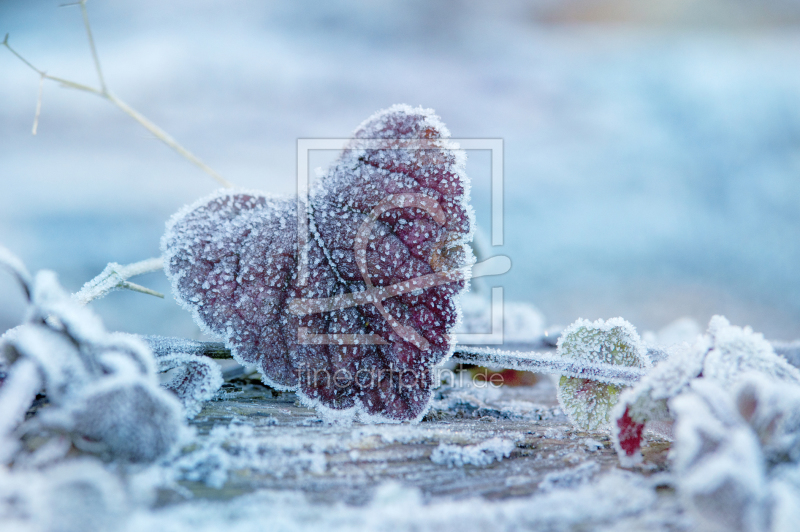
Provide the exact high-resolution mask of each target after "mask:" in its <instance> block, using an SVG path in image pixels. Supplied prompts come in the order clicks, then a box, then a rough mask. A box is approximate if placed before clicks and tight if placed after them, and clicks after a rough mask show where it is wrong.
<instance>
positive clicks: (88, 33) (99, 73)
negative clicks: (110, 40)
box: [79, 0, 108, 94]
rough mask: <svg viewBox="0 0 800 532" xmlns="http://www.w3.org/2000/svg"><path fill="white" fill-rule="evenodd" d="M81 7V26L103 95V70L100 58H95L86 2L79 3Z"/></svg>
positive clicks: (105, 88) (106, 90) (104, 87)
mask: <svg viewBox="0 0 800 532" xmlns="http://www.w3.org/2000/svg"><path fill="white" fill-rule="evenodd" d="M79 4H80V6H81V14H82V15H83V26H84V27H85V28H86V37H87V38H88V39H89V48H91V50H92V58H93V59H94V68H95V70H97V77H98V79H99V80H100V88H101V89H102V91H103V94H108V88H107V87H106V80H105V79H104V78H103V69H102V68H100V58H99V57H98V56H97V48H96V47H95V45H94V37H93V36H92V27H91V25H89V12H88V11H87V10H86V0H81V1H80V2H79Z"/></svg>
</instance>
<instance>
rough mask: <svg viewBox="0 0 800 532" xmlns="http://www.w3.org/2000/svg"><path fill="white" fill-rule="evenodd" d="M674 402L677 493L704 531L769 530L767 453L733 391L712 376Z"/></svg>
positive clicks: (674, 449) (752, 531)
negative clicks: (767, 526) (739, 409)
mask: <svg viewBox="0 0 800 532" xmlns="http://www.w3.org/2000/svg"><path fill="white" fill-rule="evenodd" d="M669 406H670V409H671V410H672V411H673V412H674V414H675V416H676V418H677V422H676V427H675V444H674V446H673V454H672V456H673V459H674V463H673V467H674V472H675V476H676V477H677V479H678V481H677V482H678V491H679V493H680V495H681V497H682V498H683V499H684V501H685V502H686V504H687V506H688V507H689V509H690V510H691V511H692V514H693V517H694V518H695V520H696V522H697V525H698V527H699V529H700V530H709V531H719V532H723V531H724V532H728V531H731V532H757V531H761V530H766V524H767V516H766V512H767V507H766V502H767V497H768V491H767V483H766V472H765V469H764V459H763V455H762V452H761V448H760V446H759V442H758V439H757V438H756V435H755V434H754V432H753V431H752V430H750V427H748V426H747V424H746V423H745V422H744V420H743V419H742V418H741V417H740V416H739V415H738V413H737V412H736V408H735V406H734V404H733V401H732V400H731V397H730V395H729V393H728V392H727V391H726V390H725V389H723V388H722V387H720V385H719V383H717V382H714V381H712V380H711V379H697V380H695V381H693V382H692V383H691V385H690V391H687V393H684V394H681V395H680V396H678V397H676V398H674V399H672V400H671V401H670V403H669Z"/></svg>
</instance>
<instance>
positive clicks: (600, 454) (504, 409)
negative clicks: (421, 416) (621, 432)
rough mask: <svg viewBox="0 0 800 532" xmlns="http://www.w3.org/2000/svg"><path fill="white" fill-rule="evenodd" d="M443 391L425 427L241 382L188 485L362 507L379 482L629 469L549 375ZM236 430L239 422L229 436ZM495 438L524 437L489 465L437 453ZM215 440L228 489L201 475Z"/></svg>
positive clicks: (659, 453)
mask: <svg viewBox="0 0 800 532" xmlns="http://www.w3.org/2000/svg"><path fill="white" fill-rule="evenodd" d="M436 397H437V399H436V402H435V404H434V407H433V408H432V409H431V411H430V413H429V414H428V415H427V416H426V418H425V420H424V421H423V422H421V423H419V424H409V423H403V424H397V425H386V424H384V425H365V424H360V423H353V424H349V425H335V424H334V425H331V424H327V423H325V422H323V421H322V420H321V419H320V418H319V416H318V415H317V414H316V412H315V411H314V410H312V409H309V408H306V407H304V406H302V405H300V404H299V402H298V401H297V399H296V396H295V395H294V394H293V393H281V392H276V391H274V390H271V389H270V388H267V387H266V386H263V385H262V384H260V383H259V382H258V381H255V380H249V379H235V380H233V381H231V382H228V383H226V384H225V386H224V390H223V393H222V394H221V397H220V398H219V399H218V400H215V401H212V402H209V403H207V404H206V405H205V407H204V408H203V410H202V412H201V413H200V414H199V415H198V416H197V417H196V418H195V419H194V420H193V421H192V425H193V426H194V427H195V428H196V429H197V431H198V440H197V441H198V442H199V443H197V444H196V445H195V447H194V449H190V450H189V452H188V456H189V457H190V458H191V457H193V456H195V455H197V456H200V457H201V459H200V462H199V463H198V462H192V461H191V460H190V464H191V465H189V464H187V471H192V473H191V475H190V476H192V475H193V476H194V477H195V479H194V480H191V479H184V480H182V481H181V484H182V485H183V486H184V487H186V488H188V489H189V490H190V491H191V492H192V494H193V495H194V496H195V497H199V498H208V499H229V498H231V497H235V496H237V495H241V494H245V493H249V492H253V491H255V490H259V489H271V490H292V491H300V492H303V493H305V494H306V496H307V497H308V498H309V499H310V500H313V501H320V502H338V501H341V502H346V503H351V504H362V503H365V502H367V501H369V500H370V498H371V497H372V495H373V493H374V490H375V488H376V487H377V486H378V485H380V484H383V483H385V482H387V481H395V482H398V483H400V484H402V485H404V486H413V487H416V488H418V489H419V490H420V491H421V493H422V494H423V497H425V498H426V500H435V499H439V498H443V497H455V498H464V497H474V496H482V497H484V498H487V499H492V500H495V499H506V498H511V497H518V496H527V495H531V494H535V493H536V492H538V491H540V490H541V485H542V481H543V480H544V479H545V478H546V477H547V475H548V474H551V473H558V472H564V471H569V470H572V469H574V468H577V467H579V466H581V465H583V464H587V463H588V462H594V463H596V464H597V467H594V466H591V467H592V468H594V470H595V471H596V473H602V472H604V471H608V470H609V469H612V468H616V467H618V466H619V464H618V460H617V457H616V454H615V452H614V450H613V449H612V447H611V443H610V441H609V438H608V437H607V436H605V435H603V434H598V433H592V434H589V433H585V432H581V431H577V430H575V429H573V428H572V426H571V425H570V423H569V421H568V420H567V418H566V416H565V415H564V414H563V413H562V412H561V411H560V409H559V407H558V404H557V401H556V396H555V386H554V385H553V383H552V381H551V380H550V379H549V378H547V377H540V378H539V381H538V382H537V384H536V385H534V386H520V387H508V386H504V387H500V388H478V387H475V386H474V385H470V386H466V387H444V388H441V389H439V391H438V392H437V395H436ZM224 427H228V430H231V429H234V430H232V432H231V434H229V435H227V436H226V435H224V434H223V435H222V437H220V434H222V433H223V432H224V430H225V429H224ZM236 427H242V428H243V429H246V431H245V436H241V437H237V435H236V430H235V429H236ZM215 431H216V432H215ZM492 438H501V439H505V440H510V441H512V442H513V450H512V451H511V453H510V456H508V457H506V458H503V459H502V460H500V461H494V462H492V463H491V464H488V465H483V466H476V465H469V464H468V465H464V466H448V465H444V464H438V463H434V461H432V460H431V455H432V453H433V452H434V451H435V450H436V449H437V447H438V446H439V445H440V444H450V445H458V446H468V445H476V444H481V443H483V442H486V441H487V440H490V439H492ZM212 440H213V441H214V442H216V443H215V444H214V445H211V447H214V449H217V450H216V451H215V452H222V453H223V455H230V456H232V457H234V458H233V461H234V462H237V460H238V462H237V463H235V464H234V465H233V467H231V468H230V470H229V472H228V476H227V480H226V481H225V482H224V483H223V484H222V485H221V486H213V485H209V482H208V478H199V479H198V478H197V476H198V471H202V470H203V469H204V468H208V467H211V468H212V469H213V467H214V466H213V462H214V458H212V457H209V458H207V460H206V462H210V464H209V463H206V462H204V461H203V459H202V456H203V453H202V452H199V451H198V450H197V448H198V447H202V446H203V445H204V444H209V442H211V441H212ZM598 444H599V448H598ZM215 446H216V447H215ZM667 447H668V444H667V443H666V442H664V441H660V440H652V441H650V442H649V445H648V447H647V448H646V451H645V453H646V455H647V457H648V458H649V460H650V461H651V462H652V463H654V464H656V466H655V468H653V467H651V468H650V469H649V470H647V471H643V474H650V473H652V472H653V471H657V470H659V469H660V466H659V464H660V465H661V466H663V464H664V460H665V456H666V449H667ZM220 449H221V451H220ZM212 454H213V453H212ZM210 484H213V482H211V483H210ZM164 503H166V504H169V503H168V501H164Z"/></svg>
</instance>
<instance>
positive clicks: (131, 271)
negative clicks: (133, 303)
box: [72, 257, 164, 305]
mask: <svg viewBox="0 0 800 532" xmlns="http://www.w3.org/2000/svg"><path fill="white" fill-rule="evenodd" d="M163 268H164V261H163V260H162V259H161V257H156V258H153V259H147V260H143V261H139V262H134V263H133V264H127V265H124V266H123V265H121V264H117V263H116V262H112V263H110V264H109V265H108V266H106V267H105V269H104V270H103V271H102V272H100V275H98V276H97V277H95V278H94V279H92V280H91V281H89V282H88V283H86V284H85V285H83V288H81V289H80V291H79V292H77V293H75V294H74V295H73V296H72V297H73V298H74V299H76V300H77V301H78V302H79V303H80V304H82V305H85V304H87V303H89V302H90V301H94V300H95V299H100V298H101V297H104V296H106V295H107V294H109V293H110V292H113V291H115V290H121V289H125V290H133V291H134V292H141V293H143V294H149V295H151V296H156V297H160V298H163V297H164V294H161V293H159V292H156V291H155V290H151V289H149V288H146V287H144V286H141V285H138V284H136V283H131V282H129V281H128V279H130V278H131V277H135V276H137V275H142V274H143V273H149V272H155V271H158V270H161V269H163Z"/></svg>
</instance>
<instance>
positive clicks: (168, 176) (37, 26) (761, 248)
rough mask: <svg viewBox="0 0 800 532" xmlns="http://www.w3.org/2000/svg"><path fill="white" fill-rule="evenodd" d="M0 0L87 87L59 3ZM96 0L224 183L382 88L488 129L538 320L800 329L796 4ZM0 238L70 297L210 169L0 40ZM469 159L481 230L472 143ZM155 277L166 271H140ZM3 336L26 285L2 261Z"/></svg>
mask: <svg viewBox="0 0 800 532" xmlns="http://www.w3.org/2000/svg"><path fill="white" fill-rule="evenodd" d="M59 3H62V2H61V1H60V0H59V1H50V0H35V1H22V0H17V1H12V0H0V34H4V33H5V32H9V33H10V34H11V37H10V42H11V44H12V45H13V46H14V47H15V48H16V49H17V50H19V51H20V52H21V53H23V55H25V56H26V57H27V58H28V59H29V60H31V61H32V62H33V63H34V64H36V65H37V66H38V67H39V68H41V69H44V70H46V71H47V72H48V73H50V74H52V75H56V76H62V77H66V78H69V79H74V80H76V81H80V82H84V83H91V84H96V76H95V74H94V70H93V64H92V60H91V56H90V54H89V49H88V46H87V43H86V38H85V34H84V32H83V27H82V20H81V16H80V11H79V10H78V8H76V7H64V8H59V7H58V5H59ZM660 4H664V5H656V3H655V2H640V1H636V0H607V1H606V0H569V1H559V2H556V1H554V0H553V1H549V0H548V1H538V2H522V1H496V2H486V3H478V2H472V1H465V0H462V1H451V2H431V1H423V0H412V1H406V2H400V1H382V2H367V1H349V2H345V1H330V2H311V1H295V2H264V1H260V0H259V1H255V0H227V1H224V2H223V1H221V0H218V1H211V0H191V1H190V0H171V1H170V2H157V1H155V0H137V1H135V2H134V1H115V2H104V1H101V0H94V1H92V2H89V4H88V6H89V10H90V11H89V15H90V19H91V20H92V23H93V30H94V36H95V40H96V42H97V46H98V49H99V55H100V59H101V61H102V63H103V66H104V70H105V77H106V80H107V82H108V84H109V86H110V88H111V90H112V92H114V93H115V94H117V95H118V96H119V97H120V98H122V99H123V100H125V101H127V102H128V103H130V104H131V105H132V106H133V107H134V108H136V109H137V110H139V111H141V112H142V113H143V114H144V115H146V116H148V117H149V118H151V119H153V120H154V121H155V122H156V123H157V124H159V125H160V126H162V127H163V128H164V129H165V130H166V131H168V132H169V133H171V134H172V135H173V136H175V137H176V138H177V139H178V140H179V141H180V142H181V143H183V144H184V145H185V146H186V147H187V148H189V149H190V150H192V151H193V152H194V153H196V154H197V155H198V156H200V157H201V158H202V159H204V160H205V161H206V162H207V163H208V164H209V165H210V166H212V167H213V168H214V169H216V170H217V171H218V172H220V173H221V174H223V175H224V176H225V177H227V178H228V179H229V180H231V181H233V182H234V183H236V184H237V185H240V186H243V187H247V188H254V189H260V190H264V191H268V192H273V193H287V194H288V193H292V192H293V191H294V183H295V164H296V163H295V161H296V151H295V146H296V139H297V138H316V137H346V136H348V135H349V134H350V133H351V132H352V130H353V129H354V128H355V126H356V125H358V124H359V123H360V122H361V121H362V120H363V119H365V118H366V117H367V116H369V115H370V114H372V113H373V112H374V111H376V110H378V109H381V108H385V107H387V106H389V105H391V104H393V103H401V102H402V103H408V104H412V105H423V106H425V107H432V108H434V109H435V110H436V111H437V112H438V114H439V115H440V116H441V117H442V119H443V120H444V122H445V123H446V124H447V125H448V127H449V128H450V130H451V132H452V134H453V136H455V137H481V138H484V137H493V138H497V137H500V138H503V139H504V140H505V202H506V203H505V205H506V210H505V224H506V225H505V227H506V234H505V237H506V238H505V245H504V246H503V247H502V248H495V249H492V250H491V253H494V254H506V255H508V256H510V257H511V259H512V261H513V267H512V269H511V271H510V272H509V273H507V274H506V275H504V276H502V277H498V278H494V279H492V280H491V284H497V285H502V286H504V287H505V288H506V297H507V298H510V299H515V300H521V301H529V302H531V303H533V304H535V305H536V306H537V307H538V308H540V309H541V310H542V312H543V313H544V315H545V317H546V319H547V321H548V323H550V324H555V323H560V324H568V323H570V322H572V321H574V320H575V319H576V318H578V317H584V318H591V319H594V318H601V317H602V318H609V317H613V316H617V315H621V316H623V317H625V318H627V319H628V320H630V321H631V322H633V323H634V324H635V325H636V326H638V327H639V328H640V330H641V329H658V328H660V327H662V326H664V325H666V324H667V323H669V322H671V321H672V320H674V319H675V318H678V317H681V316H690V317H693V318H694V319H696V320H698V321H699V322H700V323H701V324H705V323H706V322H707V321H708V318H709V317H710V316H711V315H712V314H715V313H720V314H725V315H727V316H728V318H729V319H730V320H731V321H732V322H733V323H735V324H739V325H748V324H749V325H752V326H753V327H754V328H755V329H756V330H760V331H763V332H764V333H765V335H766V336H767V337H768V338H771V339H792V338H796V337H800V271H799V268H798V267H799V266H800V55H798V50H800V31H798V26H797V24H798V22H800V2H796V1H780V0H771V1H770V0H767V1H763V2H752V1H745V0H725V1H722V0H720V1H714V0H672V1H670V2H663V3H660ZM0 52H2V53H0V141H1V142H0V243H2V244H4V245H5V246H7V247H8V248H10V249H11V250H12V251H13V252H15V253H17V254H18V255H19V256H20V257H21V258H22V259H23V260H24V261H25V262H26V264H27V265H28V267H29V268H30V269H32V270H36V269H40V268H50V269H53V270H56V271H57V272H58V273H59V275H60V278H61V280H62V282H63V284H64V285H65V286H66V287H67V288H68V289H70V290H71V291H75V290H77V289H79V288H80V286H81V285H82V284H83V283H84V282H85V281H87V280H89V279H90V278H92V277H93V276H94V275H96V274H97V273H98V272H99V271H100V270H101V269H102V268H103V267H104V266H105V264H106V263H107V262H110V261H116V262H120V263H126V262H133V261H137V260H141V259H144V258H149V257H151V256H156V255H157V254H158V253H159V250H158V245H159V238H160V236H161V233H162V231H163V226H164V222H165V220H166V219H167V218H168V217H169V215H170V214H171V213H173V212H174V211H176V210H177V209H178V208H180V207H181V206H182V205H184V204H185V203H188V202H191V201H193V200H194V199H196V198H198V197H200V196H203V195H206V194H208V193H209V192H211V191H212V190H214V189H215V188H216V186H215V183H214V182H213V181H212V180H211V179H210V178H208V177H207V176H206V175H205V174H203V173H202V172H200V171H199V170H197V169H196V168H194V167H193V166H191V165H190V164H189V163H188V162H186V161H184V160H183V159H181V158H180V157H178V156H177V155H176V154H175V153H173V152H172V151H170V150H169V149H168V148H167V147H165V146H164V145H163V144H161V143H160V142H159V141H157V140H155V139H154V138H153V137H152V136H150V135H149V134H148V133H147V132H146V131H145V130H144V129H142V128H141V127H140V126H139V125H138V124H136V123H134V122H133V121H132V120H130V119H129V118H128V117H127V116H125V115H123V114H122V113H121V112H119V111H118V110H117V109H116V108H114V107H113V106H111V105H110V104H108V103H107V102H104V101H102V100H101V99H99V98H96V97H94V96H91V95H88V94H84V93H79V92H76V91H72V90H67V89H62V88H59V87H58V86H57V85H55V84H53V83H47V84H45V87H44V99H43V107H42V117H41V122H40V124H39V133H38V134H37V135H36V136H35V137H34V136H32V135H31V132H30V130H31V124H32V119H33V115H34V110H35V106H36V93H37V89H38V85H39V78H38V76H37V75H36V73H34V72H32V71H30V70H29V69H27V68H26V67H25V66H24V65H23V64H22V63H21V62H20V61H18V60H17V59H16V58H15V57H13V56H12V55H11V54H10V53H8V52H7V51H4V50H0ZM470 157H471V158H470V163H469V172H470V173H471V175H472V176H473V179H474V188H473V198H474V203H475V206H476V209H477V212H478V220H479V224H480V225H481V226H482V227H484V228H485V229H488V221H489V205H490V201H489V190H490V188H489V174H488V165H489V163H488V161H489V159H488V157H487V155H486V154H485V153H479V152H476V153H471V154H470ZM136 281H137V282H140V283H141V284H145V285H147V286H149V287H152V288H154V289H157V290H161V291H163V292H169V287H168V286H167V283H166V280H165V279H164V276H163V275H162V274H150V275H148V276H146V277H141V278H138V279H136ZM0 302H1V304H0V331H2V330H5V329H6V328H8V327H11V326H13V325H15V324H16V323H18V322H19V320H20V318H21V316H22V312H23V307H22V297H21V295H20V293H19V291H18V290H17V289H16V287H15V286H14V284H13V282H12V281H11V279H10V277H8V276H6V275H0ZM93 305H94V306H95V308H96V309H97V310H98V311H99V312H100V314H101V315H102V316H103V318H104V320H105V321H106V323H107V324H108V325H109V327H110V328H112V329H117V330H126V331H131V332H141V333H152V334H168V335H176V336H185V337H199V332H198V330H197V328H196V327H195V326H194V324H193V323H192V322H191V319H190V317H189V316H188V314H186V313H185V312H183V311H182V310H180V309H179V308H178V307H177V305H176V304H175V303H174V302H173V301H172V300H171V298H169V297H168V298H167V300H166V301H161V300H158V299H155V298H150V297H148V296H144V295H141V294H134V293H122V292H118V293H115V294H112V295H110V296H109V297H107V298H106V299H104V300H102V301H99V302H96V303H94V304H93Z"/></svg>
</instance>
